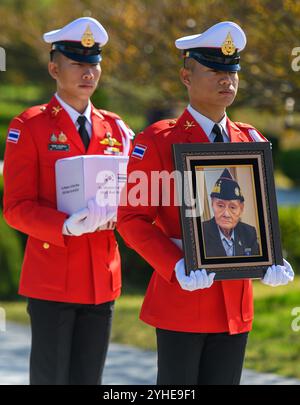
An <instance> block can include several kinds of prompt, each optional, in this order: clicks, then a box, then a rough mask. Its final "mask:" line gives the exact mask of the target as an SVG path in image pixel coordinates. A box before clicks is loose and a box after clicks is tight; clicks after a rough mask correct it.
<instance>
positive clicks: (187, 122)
mask: <svg viewBox="0 0 300 405" xmlns="http://www.w3.org/2000/svg"><path fill="white" fill-rule="evenodd" d="M194 126H195V124H194V121H186V123H185V124H184V128H185V129H189V128H192V127H194Z"/></svg>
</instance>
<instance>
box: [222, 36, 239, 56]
mask: <svg viewBox="0 0 300 405" xmlns="http://www.w3.org/2000/svg"><path fill="white" fill-rule="evenodd" d="M221 50H222V53H223V54H224V55H233V54H234V52H235V51H236V47H235V45H234V43H233V39H232V36H231V35H230V32H228V34H227V37H226V39H225V41H224V42H223V44H222V47H221Z"/></svg>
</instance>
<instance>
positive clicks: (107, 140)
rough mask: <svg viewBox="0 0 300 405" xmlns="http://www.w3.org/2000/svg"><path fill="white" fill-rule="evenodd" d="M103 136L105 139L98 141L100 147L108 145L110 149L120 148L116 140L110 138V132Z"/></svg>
mask: <svg viewBox="0 0 300 405" xmlns="http://www.w3.org/2000/svg"><path fill="white" fill-rule="evenodd" d="M105 135H106V138H105V139H102V141H100V144H101V145H108V146H110V147H115V146H122V144H121V143H120V142H119V141H118V140H117V139H116V138H113V137H112V135H111V133H110V132H107V133H106V134H105Z"/></svg>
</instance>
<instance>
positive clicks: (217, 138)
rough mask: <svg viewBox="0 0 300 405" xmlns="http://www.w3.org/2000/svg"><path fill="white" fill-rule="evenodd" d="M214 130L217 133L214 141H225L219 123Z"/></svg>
mask: <svg viewBox="0 0 300 405" xmlns="http://www.w3.org/2000/svg"><path fill="white" fill-rule="evenodd" d="M212 132H213V133H214V134H216V137H215V140H214V142H224V139H223V135H222V131H221V129H220V127H219V125H218V124H215V125H214V127H213V130H212Z"/></svg>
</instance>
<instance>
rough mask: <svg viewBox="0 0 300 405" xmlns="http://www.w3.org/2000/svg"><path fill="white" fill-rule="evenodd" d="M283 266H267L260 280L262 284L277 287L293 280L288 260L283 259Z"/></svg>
mask: <svg viewBox="0 0 300 405" xmlns="http://www.w3.org/2000/svg"><path fill="white" fill-rule="evenodd" d="M283 263H284V266H279V265H278V266H276V265H275V264H273V266H271V267H269V268H268V270H267V271H266V274H265V275H264V278H263V279H262V280H261V282H262V283H263V284H266V285H270V286H271V287H277V286H279V285H286V284H288V283H289V282H291V281H293V280H294V271H293V269H292V267H291V265H290V263H289V262H287V261H286V260H285V259H283Z"/></svg>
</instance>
